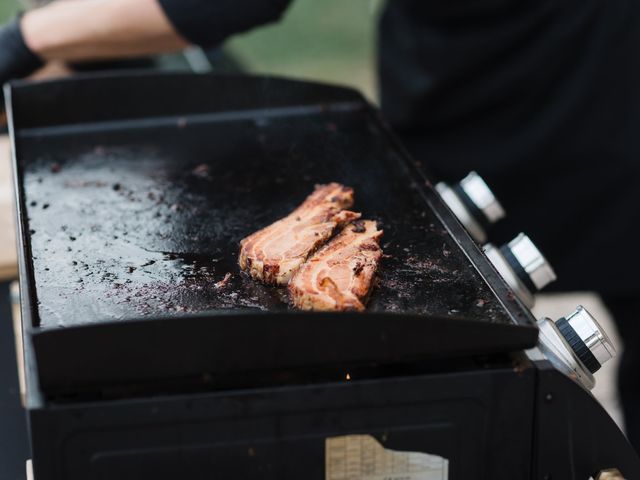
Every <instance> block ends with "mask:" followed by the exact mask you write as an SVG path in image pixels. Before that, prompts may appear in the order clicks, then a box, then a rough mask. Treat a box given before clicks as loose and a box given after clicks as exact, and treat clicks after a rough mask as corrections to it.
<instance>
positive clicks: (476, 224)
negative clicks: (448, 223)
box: [435, 172, 505, 243]
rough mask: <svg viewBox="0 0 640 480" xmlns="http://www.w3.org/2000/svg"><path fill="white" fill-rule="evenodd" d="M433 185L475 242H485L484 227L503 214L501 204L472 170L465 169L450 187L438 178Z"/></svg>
mask: <svg viewBox="0 0 640 480" xmlns="http://www.w3.org/2000/svg"><path fill="white" fill-rule="evenodd" d="M435 188H436V190H437V192H438V193H439V194H440V196H441V197H442V200H444V202H445V203H446V204H447V206H448V207H449V208H450V209H451V211H452V212H453V213H454V215H455V216H456V217H457V218H458V220H460V223H462V225H463V226H464V227H465V228H466V229H467V231H468V232H469V234H470V235H471V236H472V237H473V238H474V239H475V240H476V241H477V242H478V243H484V242H486V241H487V233H486V229H487V228H488V227H489V226H490V225H491V224H493V223H495V222H497V221H498V220H500V219H501V218H503V217H504V216H505V211H504V209H503V208H502V205H500V202H498V200H497V199H496V197H495V195H494V194H493V192H492V191H491V189H490V188H489V187H488V186H487V184H486V182H485V181H484V180H483V179H482V177H481V176H480V175H478V174H477V173H476V172H471V173H469V175H467V176H466V177H465V178H463V179H462V180H461V181H460V183H458V184H457V185H455V186H453V187H450V186H449V185H448V184H447V183H445V182H440V183H438V184H437V185H436V187H435Z"/></svg>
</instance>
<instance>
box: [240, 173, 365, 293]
mask: <svg viewBox="0 0 640 480" xmlns="http://www.w3.org/2000/svg"><path fill="white" fill-rule="evenodd" d="M351 205H353V189H351V188H348V187H345V186H344V185H340V184H339V183H330V184H328V185H316V188H315V190H314V192H313V193H312V194H311V195H309V196H308V197H307V199H306V200H305V201H304V202H303V203H302V204H301V205H300V206H299V207H298V208H296V209H295V210H294V211H293V212H291V213H290V214H289V215H287V216H286V217H284V218H283V219H281V220H278V221H277V222H275V223H272V224H271V225H269V226H268V227H266V228H263V229H262V230H259V231H257V232H255V233H253V234H252V235H249V236H248V237H246V238H245V239H243V240H242V241H241V242H240V257H239V260H238V262H239V264H240V268H241V269H242V270H244V271H246V272H248V273H249V274H250V275H251V276H252V277H253V278H255V279H257V280H261V281H263V282H264V283H266V284H269V285H286V284H287V282H289V279H290V278H291V275H292V274H293V273H294V272H295V271H296V270H297V269H298V268H299V267H300V265H302V264H303V263H304V261H305V260H306V259H307V258H308V257H309V255H310V254H311V253H313V252H314V251H315V250H316V249H317V248H318V247H320V246H321V245H323V244H324V243H325V242H326V241H327V240H328V239H329V238H331V236H332V235H333V233H334V232H335V230H336V229H337V228H338V227H341V226H343V225H345V224H347V223H349V222H351V221H353V220H355V219H357V218H359V217H360V214H359V213H355V212H351V211H348V210H345V209H346V208H349V207H350V206H351Z"/></svg>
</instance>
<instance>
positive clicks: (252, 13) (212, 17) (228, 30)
mask: <svg viewBox="0 0 640 480" xmlns="http://www.w3.org/2000/svg"><path fill="white" fill-rule="evenodd" d="M159 2H160V5H161V6H162V8H163V9H164V11H165V13H166V14H167V17H168V18H169V21H170V22H171V23H172V24H173V26H174V27H175V28H176V30H177V31H178V33H180V35H182V36H183V37H184V38H185V39H187V40H188V41H190V42H191V43H194V44H196V45H200V46H203V47H210V46H214V45H216V44H219V43H221V42H222V41H223V40H225V39H226V38H227V37H229V36H230V35H233V34H234V33H239V32H244V31H246V30H249V29H251V28H253V27H256V26H259V25H263V24H265V23H269V22H274V21H276V20H278V19H279V18H280V16H281V15H282V13H283V12H284V10H285V9H286V8H287V6H288V5H289V3H290V2H291V0H159Z"/></svg>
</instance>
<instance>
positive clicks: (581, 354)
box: [556, 306, 616, 373]
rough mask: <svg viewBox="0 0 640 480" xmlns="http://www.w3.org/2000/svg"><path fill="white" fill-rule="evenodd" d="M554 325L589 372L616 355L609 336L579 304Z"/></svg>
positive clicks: (596, 369) (592, 371) (598, 368)
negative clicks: (573, 310)
mask: <svg viewBox="0 0 640 480" xmlns="http://www.w3.org/2000/svg"><path fill="white" fill-rule="evenodd" d="M556 326H557V327H558V330H559V331H560V333H561V334H562V336H563V337H564V338H565V340H566V341H567V343H568V344H569V346H570V347H571V349H572V350H573V351H574V352H575V354H576V355H577V356H578V358H579V359H580V361H581V362H582V363H583V364H584V366H585V367H587V369H588V370H589V371H590V372H591V373H595V372H597V371H598V370H600V367H601V366H602V365H603V364H604V363H605V362H607V361H609V360H611V359H612V358H613V357H615V356H616V349H615V347H614V346H613V343H612V342H611V340H610V339H609V336H608V335H607V334H606V332H605V331H604V330H603V329H602V327H601V326H600V324H599V323H598V322H597V321H596V319H595V318H593V316H592V315H591V314H590V313H589V312H588V311H587V310H586V309H585V308H584V307H582V306H579V307H578V308H577V309H576V311H575V312H573V313H572V314H571V315H568V316H567V317H565V318H561V319H559V320H558V321H557V322H556Z"/></svg>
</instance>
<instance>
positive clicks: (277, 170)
mask: <svg viewBox="0 0 640 480" xmlns="http://www.w3.org/2000/svg"><path fill="white" fill-rule="evenodd" d="M19 143H20V152H21V153H20V158H19V162H20V165H21V169H22V179H21V180H22V182H23V188H24V204H25V207H26V210H27V214H28V228H29V230H30V242H31V249H32V256H33V269H34V277H35V294H36V296H37V306H38V307H37V312H38V316H39V319H38V320H39V321H36V322H34V323H35V324H39V325H40V326H41V327H44V328H51V327H65V326H73V325H82V324H89V323H97V322H105V321H113V320H119V319H129V318H132V317H140V316H164V315H171V316H174V315H182V314H186V313H200V312H206V311H212V310H220V309H222V310H229V309H233V310H237V309H245V310H267V311H283V310H287V309H289V307H288V306H287V303H286V301H287V299H286V292H285V291H284V290H283V289H278V288H271V287H265V286H263V285H260V284H259V283H257V282H255V281H253V280H251V279H249V278H248V277H246V276H245V275H244V274H241V273H240V271H239V268H238V266H237V254H238V242H239V241H240V239H242V238H243V237H244V236H246V235H248V234H250V233H251V232H253V231H255V230H256V229H259V228H261V227H264V226H265V225H268V224H269V223H271V222H273V221H274V220H277V219H278V218H280V217H282V216H284V215H286V214H287V213H288V212H290V211H291V210H292V209H293V208H295V207H296V206H297V205H298V204H299V203H300V202H302V201H303V199H304V198H305V197H306V195H308V194H309V193H310V192H311V191H312V189H313V186H314V184H316V183H325V182H331V181H336V182H341V183H344V184H345V185H349V186H351V187H353V188H354V189H355V198H356V203H355V206H354V209H355V210H357V211H360V212H363V214H364V217H365V218H371V219H375V220H378V221H379V222H380V224H381V226H382V228H383V229H384V232H385V233H384V238H383V241H382V244H383V248H384V252H385V254H386V255H387V256H386V257H385V258H384V260H383V262H382V266H381V269H380V275H379V283H378V285H377V287H376V288H375V290H374V293H373V295H372V297H371V300H370V303H369V311H375V312H404V313H420V314H427V315H436V316H452V317H465V318H482V319H483V320H484V321H494V322H502V323H511V321H510V320H509V317H508V314H507V312H506V311H505V310H504V309H503V307H502V306H500V305H499V303H498V301H497V300H496V299H495V296H494V294H493V293H492V292H491V290H490V289H489V287H488V286H487V284H486V283H485V282H484V280H483V279H482V278H481V277H480V275H479V274H478V272H477V270H476V269H475V268H474V267H473V266H472V265H471V263H470V262H469V260H468V259H467V256H466V255H465V254H464V252H463V251H462V250H461V249H460V248H459V247H458V245H457V244H456V242H455V241H454V240H453V239H452V237H451V235H450V234H449V233H448V232H447V230H446V229H445V227H444V225H443V224H442V223H441V222H440V220H439V219H438V218H437V217H436V216H435V214H434V213H433V211H432V210H431V209H430V208H429V206H428V204H427V202H426V201H425V197H424V195H425V191H426V192H427V193H429V192H430V191H429V190H428V189H425V185H419V184H418V182H417V181H416V179H415V177H412V176H411V175H409V167H408V165H407V164H406V160H405V159H404V158H402V157H401V154H400V153H399V152H398V150H397V149H396V148H395V147H394V146H393V144H392V143H390V142H389V139H388V137H387V136H386V134H385V132H383V131H381V127H380V126H379V125H378V123H377V122H375V121H374V120H373V116H372V114H371V112H370V111H369V110H368V109H366V108H361V109H355V110H352V109H347V110H345V111H342V110H340V109H338V110H337V111H332V110H331V109H327V111H316V112H315V113H312V114H306V115H304V116H301V115H295V114H291V115H286V114H283V115H281V116H278V115H272V116H270V117H267V118H264V117H261V116H260V115H258V114H256V115H255V116H252V115H248V116H247V117H246V118H235V119H231V120H228V121H223V122H221V121H218V120H216V121H214V120H212V121H206V120H202V119H200V120H199V121H190V119H189V118H179V119H177V120H175V121H172V122H164V123H162V122H161V123H156V124H153V125H146V124H140V125H137V124H132V125H129V126H128V127H127V128H126V129H120V128H113V129H110V128H101V129H90V128H88V129H85V130H81V131H74V130H64V129H62V130H60V131H57V130H54V131H50V132H46V131H42V132H40V133H31V134H29V136H28V138H23V139H21V140H20V142H19ZM227 273H231V274H232V277H231V280H230V281H229V283H228V284H227V285H226V286H223V287H218V286H216V283H217V282H220V281H221V280H222V279H223V278H224V277H225V275H226V274H227Z"/></svg>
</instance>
